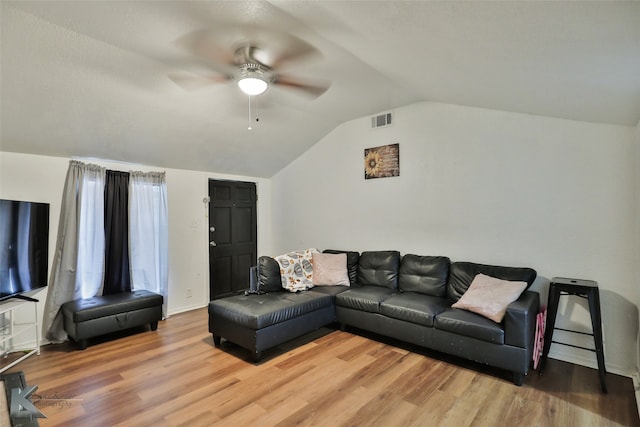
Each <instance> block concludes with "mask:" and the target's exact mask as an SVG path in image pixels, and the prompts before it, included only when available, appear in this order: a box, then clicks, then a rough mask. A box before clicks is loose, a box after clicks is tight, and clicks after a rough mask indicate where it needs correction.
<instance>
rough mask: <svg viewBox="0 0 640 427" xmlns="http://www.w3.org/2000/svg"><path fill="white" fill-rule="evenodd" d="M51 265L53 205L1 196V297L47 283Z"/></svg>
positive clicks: (8, 296) (2, 298)
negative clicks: (51, 217)
mask: <svg viewBox="0 0 640 427" xmlns="http://www.w3.org/2000/svg"><path fill="white" fill-rule="evenodd" d="M48 264H49V204H48V203H36V202H23V201H16V200H2V199H0V300H4V299H8V298H13V297H22V294H23V293H25V292H30V291H33V290H36V289H39V288H43V287H45V286H47V284H48V282H47V272H48ZM25 299H29V298H28V297H27V298H25Z"/></svg>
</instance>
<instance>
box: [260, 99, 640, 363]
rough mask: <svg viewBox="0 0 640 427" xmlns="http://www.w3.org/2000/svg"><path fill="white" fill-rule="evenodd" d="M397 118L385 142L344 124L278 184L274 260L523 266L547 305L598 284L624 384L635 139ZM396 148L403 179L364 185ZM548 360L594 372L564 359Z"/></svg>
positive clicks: (366, 126) (576, 322)
mask: <svg viewBox="0 0 640 427" xmlns="http://www.w3.org/2000/svg"><path fill="white" fill-rule="evenodd" d="M394 113H395V116H394V119H395V122H394V125H393V126H391V127H388V128H380V129H371V128H370V118H369V117H364V118H361V119H357V120H353V121H350V122H347V123H344V124H342V125H341V126H339V127H338V128H336V129H335V130H334V131H333V132H332V133H330V134H329V135H327V136H326V137H325V138H323V139H322V140H321V141H320V142H318V143H317V144H316V145H315V146H314V147H312V148H311V149H310V150H308V151H307V152H306V153H304V154H303V155H302V156H300V157H299V158H298V159H297V160H295V161H294V162H292V163H291V164H290V165H288V166H287V167H286V168H284V169H283V170H282V171H280V172H279V173H278V174H277V175H275V176H274V177H273V179H272V188H273V199H272V206H273V221H274V222H273V224H274V226H273V239H274V240H273V250H274V252H275V253H281V252H285V251H289V250H292V249H299V248H306V247H318V248H319V249H325V248H330V247H331V248H337V249H340V248H342V249H353V250H359V251H362V250H380V249H397V250H400V251H401V252H402V253H416V254H421V255H447V256H449V257H450V258H451V259H452V260H465V261H475V262H481V263H491V264H499V265H513V266H529V267H533V268H535V269H536V270H537V271H538V274H539V276H540V278H539V280H538V281H537V282H536V284H535V285H534V286H535V288H536V289H537V290H539V291H541V293H542V296H543V298H544V300H545V301H546V292H547V287H548V280H549V279H550V278H551V277H553V276H567V277H578V278H584V279H592V280H596V281H598V282H599V285H600V289H601V299H602V310H603V316H604V321H603V323H604V331H605V346H606V349H607V352H606V357H607V366H608V368H609V369H610V370H611V371H615V372H620V373H623V374H630V373H631V372H632V371H633V370H634V367H635V363H636V361H635V359H636V353H637V346H636V337H637V329H638V320H637V318H638V314H637V307H636V304H637V303H638V296H637V290H636V286H635V282H634V279H635V277H634V275H635V273H636V271H635V267H634V247H635V239H634V238H633V237H632V236H633V233H632V232H631V230H633V229H634V224H635V217H634V208H633V203H629V200H633V191H634V190H633V189H634V175H633V174H634V138H635V137H634V132H635V130H634V128H632V127H624V126H609V125H601V124H593V123H584V122H577V121H569V120H560V119H552V118H546V117H538V116H531V115H524V114H516V113H506V112H500V111H492V110H485V109H479V108H469V107H463V106H454V105H446V104H438V103H419V104H415V105H410V106H407V107H404V108H399V109H396V110H395V111H394ZM392 143H399V144H400V176H399V177H394V178H385V179H373V180H365V179H364V174H363V151H364V149H365V148H368V147H375V146H379V145H386V144H392ZM572 301H573V300H572ZM557 325H558V326H561V327H570V328H576V329H580V330H585V331H586V330H590V321H589V317H588V311H587V309H586V306H585V305H584V303H582V302H581V301H579V302H577V303H571V304H568V305H567V304H565V305H563V306H562V307H561V309H560V311H559V319H558V322H557ZM568 339H569V341H570V342H573V343H580V344H581V343H582V341H584V337H578V338H568ZM551 357H556V358H562V359H565V360H571V361H575V362H578V363H582V364H586V365H589V366H596V365H595V357H594V355H593V353H590V352H585V351H581V350H573V349H571V348H570V347H561V346H558V345H554V346H553V348H552V352H551Z"/></svg>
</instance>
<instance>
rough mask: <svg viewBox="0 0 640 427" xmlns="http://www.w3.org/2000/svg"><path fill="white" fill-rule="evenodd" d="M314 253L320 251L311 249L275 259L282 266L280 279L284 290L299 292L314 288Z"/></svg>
mask: <svg viewBox="0 0 640 427" xmlns="http://www.w3.org/2000/svg"><path fill="white" fill-rule="evenodd" d="M314 253H318V250H317V249H313V248H310V249H306V250H304V251H296V252H289V253H287V254H284V255H278V256H277V257H275V260H276V261H277V262H278V264H279V265H280V279H281V281H282V287H283V288H284V289H286V290H288V291H290V292H298V291H305V290H307V289H311V288H313V281H312V277H313V260H312V256H313V254H314Z"/></svg>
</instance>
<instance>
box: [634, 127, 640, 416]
mask: <svg viewBox="0 0 640 427" xmlns="http://www.w3.org/2000/svg"><path fill="white" fill-rule="evenodd" d="M635 166H636V168H635V177H636V181H635V183H636V187H635V202H636V204H635V206H636V211H635V214H634V217H635V225H636V257H635V265H636V280H635V284H636V301H637V305H638V308H639V309H640V121H639V122H638V125H637V126H636V156H635ZM638 325H639V326H638V342H637V344H638V345H637V348H636V351H637V357H636V381H638V382H640V315H639V316H638ZM638 386H640V384H636V387H638ZM636 390H638V389H637V388H636ZM639 397H640V395H638V391H636V401H637V402H636V403H637V404H638V411H639V412H640V399H638V398H639Z"/></svg>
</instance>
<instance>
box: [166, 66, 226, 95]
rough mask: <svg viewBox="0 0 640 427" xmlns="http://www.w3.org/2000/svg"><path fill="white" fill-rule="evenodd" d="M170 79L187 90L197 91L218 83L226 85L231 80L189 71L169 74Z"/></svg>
mask: <svg viewBox="0 0 640 427" xmlns="http://www.w3.org/2000/svg"><path fill="white" fill-rule="evenodd" d="M169 79H171V81H173V82H174V83H175V84H177V85H178V86H180V87H181V88H183V89H185V90H189V91H191V90H196V89H200V88H202V87H205V86H210V85H212V84H217V83H225V82H227V81H228V80H230V78H229V77H227V76H217V75H216V76H203V75H199V74H194V73H190V72H188V71H180V72H174V73H169Z"/></svg>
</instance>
